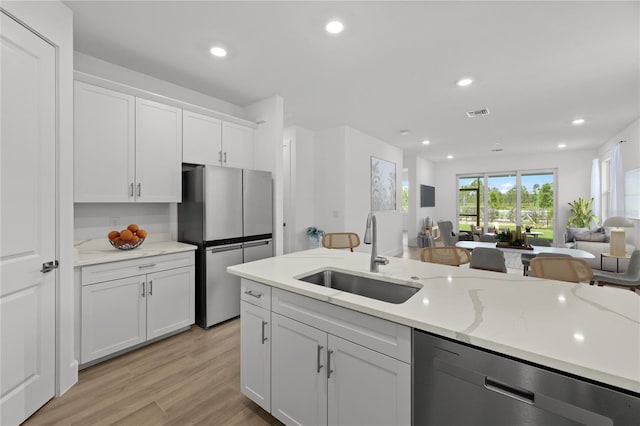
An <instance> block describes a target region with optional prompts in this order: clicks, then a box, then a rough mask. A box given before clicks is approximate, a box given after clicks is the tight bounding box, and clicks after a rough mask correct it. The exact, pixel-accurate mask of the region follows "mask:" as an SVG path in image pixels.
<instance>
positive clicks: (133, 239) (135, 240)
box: [129, 235, 140, 244]
mask: <svg viewBox="0 0 640 426" xmlns="http://www.w3.org/2000/svg"><path fill="white" fill-rule="evenodd" d="M138 241H140V238H139V237H138V236H137V235H134V236H133V237H131V239H130V240H129V244H137V243H138Z"/></svg>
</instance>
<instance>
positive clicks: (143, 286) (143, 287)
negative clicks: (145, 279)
mask: <svg viewBox="0 0 640 426" xmlns="http://www.w3.org/2000/svg"><path fill="white" fill-rule="evenodd" d="M140 284H142V297H144V293H145V291H144V283H140Z"/></svg>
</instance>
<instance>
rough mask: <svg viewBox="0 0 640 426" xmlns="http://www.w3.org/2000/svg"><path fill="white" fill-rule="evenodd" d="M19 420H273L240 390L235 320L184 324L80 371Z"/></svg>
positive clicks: (128, 422)
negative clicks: (175, 331)
mask: <svg viewBox="0 0 640 426" xmlns="http://www.w3.org/2000/svg"><path fill="white" fill-rule="evenodd" d="M24 424H25V425H28V426H32V425H123V426H129V425H131V426H134V425H135V426H137V425H255V426H258V425H280V424H281V423H280V422H279V421H278V420H276V419H275V418H274V417H272V416H271V415H270V414H268V413H267V412H265V411H264V410H262V409H261V408H260V407H258V406H257V405H256V404H254V403H253V402H252V401H251V400H249V399H248V398H246V397H245V396H244V395H242V394H241V393H240V320H239V319H234V320H231V321H228V322H226V323H223V324H220V325H218V326H216V327H213V328H211V329H209V330H204V329H202V328H200V327H198V326H192V327H191V330H189V331H187V332H184V333H181V334H178V335H176V336H173V337H170V338H168V339H165V340H161V341H159V342H156V343H154V344H151V345H149V346H146V347H143V348H141V349H138V350H136V351H133V352H130V353H128V354H124V355H121V356H119V357H117V358H114V359H111V360H109V361H105V362H103V363H100V364H97V365H94V366H92V367H89V368H87V369H85V370H82V371H80V374H79V380H78V383H77V384H76V385H75V386H73V387H72V388H71V389H70V390H69V391H67V393H65V394H64V395H62V396H61V397H59V398H54V399H53V400H51V401H50V402H49V403H48V404H46V405H45V406H44V407H42V408H41V409H40V410H39V411H37V412H36V413H35V414H34V415H33V416H31V417H30V418H29V419H28V420H27V421H26V422H25V423H24Z"/></svg>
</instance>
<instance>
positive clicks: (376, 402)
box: [327, 335, 411, 426]
mask: <svg viewBox="0 0 640 426" xmlns="http://www.w3.org/2000/svg"><path fill="white" fill-rule="evenodd" d="M329 352H330V354H329V355H328V356H329V358H330V360H329V361H328V362H327V363H328V364H330V365H331V370H333V371H332V373H331V375H330V376H329V381H328V418H329V424H330V425H363V426H364V425H366V426H374V425H381V426H386V425H410V424H411V366H410V365H409V364H406V363H404V362H401V361H398V360H397V359H394V358H391V357H388V356H386V355H383V354H381V353H379V352H376V351H372V350H371V349H367V348H365V347H363V346H360V345H357V344H355V343H352V342H349V341H347V340H344V339H341V338H339V337H336V336H332V335H329Z"/></svg>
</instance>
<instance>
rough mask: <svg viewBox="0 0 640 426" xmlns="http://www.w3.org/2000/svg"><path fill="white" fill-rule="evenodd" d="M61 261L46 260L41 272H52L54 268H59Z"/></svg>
mask: <svg viewBox="0 0 640 426" xmlns="http://www.w3.org/2000/svg"><path fill="white" fill-rule="evenodd" d="M58 266H60V265H59V263H58V261H57V260H52V261H51V262H46V263H43V264H42V269H40V272H42V273H46V272H51V271H53V270H54V269H58Z"/></svg>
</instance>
